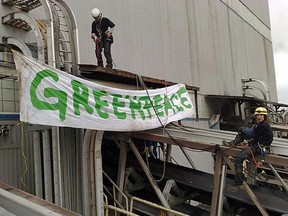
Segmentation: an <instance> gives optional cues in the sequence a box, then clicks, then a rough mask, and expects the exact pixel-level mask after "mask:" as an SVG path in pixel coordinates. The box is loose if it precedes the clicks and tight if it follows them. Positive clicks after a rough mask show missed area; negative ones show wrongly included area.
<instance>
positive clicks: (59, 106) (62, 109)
mask: <svg viewBox="0 0 288 216" xmlns="http://www.w3.org/2000/svg"><path fill="white" fill-rule="evenodd" d="M46 77H50V78H52V79H53V80H54V81H55V82H58V80H59V77H58V75H57V73H55V72H54V71H50V70H43V71H40V72H38V73H37V74H36V76H35V78H34V79H33V81H32V83H31V87H30V97H31V102H32V105H33V106H34V107H35V108H37V109H41V110H59V119H60V120H61V121H63V120H65V118H66V108H67V93H65V92H64V91H61V90H56V89H53V88H49V87H47V88H45V89H44V97H46V98H51V97H55V98H57V99H58V102H57V103H53V104H51V103H48V102H46V101H42V100H40V99H39V98H38V97H37V93H36V90H37V87H38V86H39V85H40V83H41V81H42V80H43V79H44V78H46Z"/></svg>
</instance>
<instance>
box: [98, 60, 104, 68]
mask: <svg viewBox="0 0 288 216" xmlns="http://www.w3.org/2000/svg"><path fill="white" fill-rule="evenodd" d="M97 66H98V67H103V60H102V59H101V60H100V59H98V62H97Z"/></svg>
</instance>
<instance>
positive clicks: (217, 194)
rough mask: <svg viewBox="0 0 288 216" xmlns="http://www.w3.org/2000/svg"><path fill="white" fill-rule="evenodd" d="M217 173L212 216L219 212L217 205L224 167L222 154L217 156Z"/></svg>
mask: <svg viewBox="0 0 288 216" xmlns="http://www.w3.org/2000/svg"><path fill="white" fill-rule="evenodd" d="M215 163H216V164H215V171H214V189H213V195H212V204H211V213H210V215H211V216H215V215H216V212H217V204H218V200H219V190H220V171H221V166H222V154H221V153H217V154H216V161H215Z"/></svg>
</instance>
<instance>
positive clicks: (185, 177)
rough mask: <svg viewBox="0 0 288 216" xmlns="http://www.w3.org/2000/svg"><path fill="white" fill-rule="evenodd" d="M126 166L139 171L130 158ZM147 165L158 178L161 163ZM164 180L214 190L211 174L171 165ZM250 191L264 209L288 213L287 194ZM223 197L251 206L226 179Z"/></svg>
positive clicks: (273, 191)
mask: <svg viewBox="0 0 288 216" xmlns="http://www.w3.org/2000/svg"><path fill="white" fill-rule="evenodd" d="M128 164H129V165H130V166H133V167H134V168H136V169H137V170H138V171H141V168H140V166H139V164H138V163H136V162H135V161H134V160H133V159H131V158H130V159H129V160H128ZM149 164H150V171H151V173H152V174H153V175H155V176H158V177H160V176H161V175H162V172H163V162H161V161H150V162H149ZM165 178H167V179H174V180H175V181H176V182H177V183H180V184H183V185H185V186H188V187H190V188H193V189H196V190H200V191H202V192H208V193H210V194H212V192H213V188H214V187H213V181H214V177H213V175H212V174H208V173H205V172H201V171H198V170H193V169H189V168H186V167H181V166H178V165H175V164H171V163H166V172H165ZM251 189H252V191H253V192H254V194H255V195H256V196H257V198H258V200H259V202H260V203H261V204H262V205H263V206H265V209H267V210H269V211H273V212H277V213H287V212H288V205H287V201H288V195H287V194H285V193H283V192H281V191H275V190H272V189H268V188H264V187H259V186H251ZM224 195H225V196H226V197H227V198H230V199H233V200H234V201H237V203H238V206H241V203H242V204H246V205H247V204H248V205H253V202H252V200H251V199H250V197H249V195H248V194H247V193H246V192H245V190H244V188H243V187H242V186H235V185H234V180H233V179H230V178H226V184H225V189H224Z"/></svg>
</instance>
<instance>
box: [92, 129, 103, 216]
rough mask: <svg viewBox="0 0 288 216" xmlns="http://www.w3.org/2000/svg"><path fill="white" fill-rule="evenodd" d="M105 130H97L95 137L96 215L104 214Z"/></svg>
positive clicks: (101, 215)
mask: <svg viewBox="0 0 288 216" xmlns="http://www.w3.org/2000/svg"><path fill="white" fill-rule="evenodd" d="M103 134H104V131H97V134H96V137H95V148H94V160H95V173H94V175H95V184H96V185H95V186H96V187H95V189H96V191H95V192H96V215H97V216H104V201H103V194H104V193H103V174H102V154H101V147H102V139H103Z"/></svg>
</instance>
